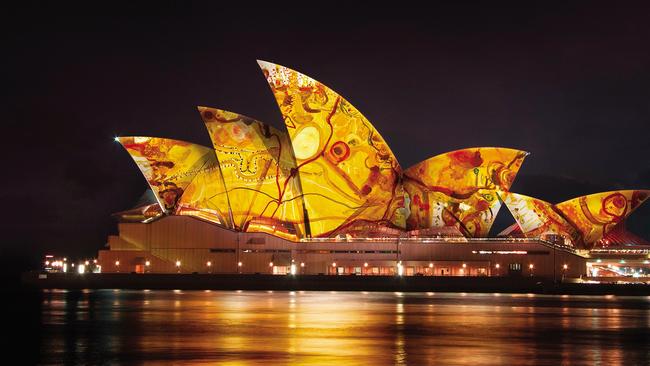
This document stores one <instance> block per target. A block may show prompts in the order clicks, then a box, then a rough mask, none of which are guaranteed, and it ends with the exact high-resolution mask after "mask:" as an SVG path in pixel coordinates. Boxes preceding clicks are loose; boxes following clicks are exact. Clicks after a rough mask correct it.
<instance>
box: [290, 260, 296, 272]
mask: <svg viewBox="0 0 650 366" xmlns="http://www.w3.org/2000/svg"><path fill="white" fill-rule="evenodd" d="M289 271H290V273H291V274H292V275H295V274H296V265H295V264H294V263H291V267H290V270H289Z"/></svg>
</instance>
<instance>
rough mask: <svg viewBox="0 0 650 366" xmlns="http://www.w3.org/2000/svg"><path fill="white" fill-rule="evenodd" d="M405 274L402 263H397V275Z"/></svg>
mask: <svg viewBox="0 0 650 366" xmlns="http://www.w3.org/2000/svg"><path fill="white" fill-rule="evenodd" d="M403 274H404V267H403V266H402V262H399V263H397V275H398V276H401V275H403Z"/></svg>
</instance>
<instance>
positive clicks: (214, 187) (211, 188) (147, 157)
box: [118, 136, 231, 227]
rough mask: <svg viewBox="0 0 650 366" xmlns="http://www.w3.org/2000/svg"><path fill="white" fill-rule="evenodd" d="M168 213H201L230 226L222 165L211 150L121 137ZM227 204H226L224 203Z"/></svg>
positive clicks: (177, 141) (169, 142) (181, 143)
mask: <svg viewBox="0 0 650 366" xmlns="http://www.w3.org/2000/svg"><path fill="white" fill-rule="evenodd" d="M118 140H119V142H120V143H121V144H122V146H124V148H125V149H126V150H127V152H128V153H129V154H130V155H131V158H133V161H134V162H135V163H136V165H137V166H138V168H140V171H141V172H142V174H143V175H144V177H145V179H146V180H147V183H149V186H150V187H151V189H152V191H153V192H154V194H155V195H156V199H157V200H158V203H159V204H160V207H162V208H163V210H164V211H165V212H166V213H179V214H183V212H185V214H187V211H188V210H189V211H199V210H200V211H201V212H202V213H201V217H202V218H205V219H209V220H210V221H213V222H216V223H219V224H222V225H225V226H229V227H230V226H231V225H230V224H229V220H228V216H227V208H228V205H227V202H225V200H224V197H225V190H224V189H223V184H222V183H221V182H222V179H221V174H220V173H219V165H218V164H217V161H216V157H215V154H214V151H213V150H212V149H210V148H207V147H204V146H200V145H196V144H192V143H189V142H185V141H179V140H172V139H164V138H157V137H140V136H135V137H134V136H130V137H119V138H118ZM224 203H225V204H224Z"/></svg>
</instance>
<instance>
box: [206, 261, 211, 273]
mask: <svg viewBox="0 0 650 366" xmlns="http://www.w3.org/2000/svg"><path fill="white" fill-rule="evenodd" d="M205 265H206V266H208V273H212V262H210V261H208V262H207V263H206V264H205Z"/></svg>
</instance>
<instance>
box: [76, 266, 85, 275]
mask: <svg viewBox="0 0 650 366" xmlns="http://www.w3.org/2000/svg"><path fill="white" fill-rule="evenodd" d="M77 272H79V274H84V273H85V272H86V266H85V265H83V264H80V265H78V266H77Z"/></svg>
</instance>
